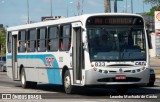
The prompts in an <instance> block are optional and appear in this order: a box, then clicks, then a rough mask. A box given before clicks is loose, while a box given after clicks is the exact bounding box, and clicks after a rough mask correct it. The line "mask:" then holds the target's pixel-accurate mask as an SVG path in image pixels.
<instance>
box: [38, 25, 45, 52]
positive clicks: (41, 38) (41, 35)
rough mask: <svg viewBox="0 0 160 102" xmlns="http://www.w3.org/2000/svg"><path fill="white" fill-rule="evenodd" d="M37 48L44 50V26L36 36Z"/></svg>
mask: <svg viewBox="0 0 160 102" xmlns="http://www.w3.org/2000/svg"><path fill="white" fill-rule="evenodd" d="M37 50H38V51H41V52H44V51H46V28H40V29H39V30H38V36H37Z"/></svg>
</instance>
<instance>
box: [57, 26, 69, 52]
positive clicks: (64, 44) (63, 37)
mask: <svg viewBox="0 0 160 102" xmlns="http://www.w3.org/2000/svg"><path fill="white" fill-rule="evenodd" d="M59 43H60V50H61V51H69V49H70V47H71V26H70V25H64V26H62V27H61V33H60V39H59Z"/></svg>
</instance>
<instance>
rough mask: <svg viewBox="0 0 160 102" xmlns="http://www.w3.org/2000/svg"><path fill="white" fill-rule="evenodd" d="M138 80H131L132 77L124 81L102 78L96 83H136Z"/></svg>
mask: <svg viewBox="0 0 160 102" xmlns="http://www.w3.org/2000/svg"><path fill="white" fill-rule="evenodd" d="M140 80H141V79H140V78H133V77H127V78H126V79H124V80H116V79H115V78H102V79H98V80H97V81H98V82H138V81H140Z"/></svg>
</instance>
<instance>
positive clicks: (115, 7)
mask: <svg viewBox="0 0 160 102" xmlns="http://www.w3.org/2000/svg"><path fill="white" fill-rule="evenodd" d="M114 12H115V13H117V0H114Z"/></svg>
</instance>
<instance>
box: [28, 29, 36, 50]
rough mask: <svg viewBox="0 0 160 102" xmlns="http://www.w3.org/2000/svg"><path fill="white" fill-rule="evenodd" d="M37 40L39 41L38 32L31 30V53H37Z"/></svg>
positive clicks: (29, 42) (29, 44) (29, 43)
mask: <svg viewBox="0 0 160 102" xmlns="http://www.w3.org/2000/svg"><path fill="white" fill-rule="evenodd" d="M36 40H37V30H36V29H31V30H29V40H28V48H29V52H35V51H36Z"/></svg>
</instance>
